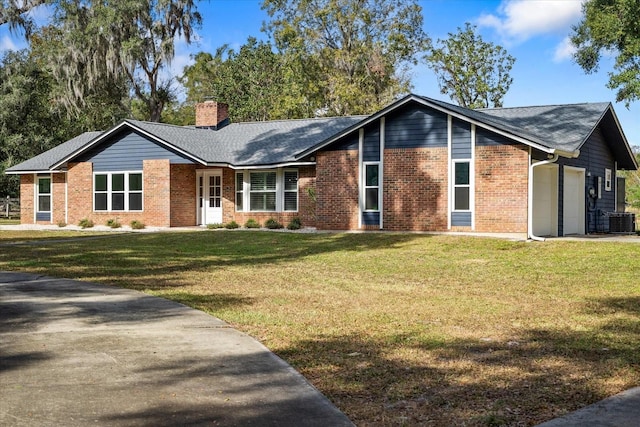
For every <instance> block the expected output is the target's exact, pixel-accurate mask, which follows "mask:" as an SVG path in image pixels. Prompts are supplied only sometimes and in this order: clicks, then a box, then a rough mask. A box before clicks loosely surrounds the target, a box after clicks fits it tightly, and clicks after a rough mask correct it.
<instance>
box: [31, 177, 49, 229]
mask: <svg viewBox="0 0 640 427" xmlns="http://www.w3.org/2000/svg"><path fill="white" fill-rule="evenodd" d="M41 179H48V180H49V193H44V194H43V195H47V196H49V210H48V211H41V210H40V195H41V194H40V180H41ZM35 201H36V203H35V205H36V206H35V215H36V219H37V214H39V213H48V214H53V177H52V175H51V174H48V175H38V174H36V188H35Z"/></svg>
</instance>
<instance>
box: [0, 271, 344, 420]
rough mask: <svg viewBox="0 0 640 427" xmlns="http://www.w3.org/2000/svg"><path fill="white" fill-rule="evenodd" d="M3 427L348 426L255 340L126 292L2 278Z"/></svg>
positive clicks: (0, 409)
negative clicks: (92, 426) (88, 426)
mask: <svg viewBox="0 0 640 427" xmlns="http://www.w3.org/2000/svg"><path fill="white" fill-rule="evenodd" d="M0 384H1V387H0V425H7V426H9V425H11V426H53V425H61V426H62V425H64V426H86V425H101V426H102V425H105V426H125V425H126V426H176V425H180V426H186V425H190V426H196V425H203V426H204V425H206V426H211V425H215V426H240V425H242V426H252V425H255V426H352V425H353V424H352V423H351V422H350V421H349V420H348V419H347V417H346V416H345V415H344V414H342V413H341V412H340V411H339V410H338V409H337V408H336V407H335V406H333V405H332V404H331V402H330V401H329V400H328V399H327V398H325V397H324V396H323V395H322V394H321V393H320V392H318V390H316V389H315V388H314V387H313V386H311V385H310V384H309V383H308V382H307V381H306V380H305V379H304V378H303V377H302V376H301V375H300V374H299V373H297V372H296V371H295V370H294V369H293V368H291V367H290V366H289V365H287V364H286V363H285V362H284V361H283V360H281V359H280V358H278V357H277V356H275V355H274V354H273V353H271V352H270V351H269V350H268V349H267V348H265V347H264V346H263V345H262V344H260V343H259V342H257V341H255V340H254V339H252V338H251V337H249V336H247V335H245V334H243V333H240V332H238V331H236V330H235V329H233V328H231V327H229V326H228V325H227V324H225V323H224V322H222V321H221V320H218V319H216V318H214V317H211V316H209V315H207V314H205V313H203V312H200V311H197V310H193V309H190V308H188V307H185V306H183V305H181V304H178V303H175V302H171V301H167V300H164V299H161V298H156V297H152V296H149V295H145V294H142V293H140V292H135V291H131V290H126V289H119V288H115V287H109V286H103V285H97V284H91V283H86V282H79V281H74V280H67V279H54V278H50V277H42V276H36V275H32V274H22V273H7V272H0Z"/></svg>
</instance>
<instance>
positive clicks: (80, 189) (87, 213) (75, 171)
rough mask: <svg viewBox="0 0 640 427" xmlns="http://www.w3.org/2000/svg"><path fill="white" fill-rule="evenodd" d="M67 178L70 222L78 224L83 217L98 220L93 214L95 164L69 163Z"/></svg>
mask: <svg viewBox="0 0 640 427" xmlns="http://www.w3.org/2000/svg"><path fill="white" fill-rule="evenodd" d="M67 180H68V184H67V191H68V194H67V201H68V206H69V215H68V223H69V224H78V222H79V221H80V220H81V219H83V218H87V219H91V220H92V221H94V222H96V221H97V219H96V218H94V216H93V164H92V163H90V162H85V163H69V168H68V172H67ZM96 223H97V222H96Z"/></svg>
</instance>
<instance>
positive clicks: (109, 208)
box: [91, 170, 144, 213]
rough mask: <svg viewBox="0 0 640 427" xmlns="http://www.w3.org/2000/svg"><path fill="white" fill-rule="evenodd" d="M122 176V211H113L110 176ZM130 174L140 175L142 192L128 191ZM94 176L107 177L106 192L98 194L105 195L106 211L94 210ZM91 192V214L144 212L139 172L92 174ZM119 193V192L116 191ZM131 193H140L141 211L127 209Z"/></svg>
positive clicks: (142, 174) (140, 172)
mask: <svg viewBox="0 0 640 427" xmlns="http://www.w3.org/2000/svg"><path fill="white" fill-rule="evenodd" d="M123 174H124V210H113V209H112V206H111V204H112V194H113V190H112V188H111V187H112V179H111V177H112V175H123ZM130 174H140V175H141V177H142V190H134V191H130V190H129V175H130ZM96 175H107V191H100V192H98V193H100V194H105V193H106V195H107V209H106V210H96ZM91 187H92V191H91V196H92V204H93V212H96V213H101V212H114V213H120V212H144V173H143V171H141V170H137V171H113V172H93V182H92V183H91ZM118 193H120V191H118ZM131 193H134V194H136V193H140V194H141V195H142V209H140V210H130V209H129V194H131Z"/></svg>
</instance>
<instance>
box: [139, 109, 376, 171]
mask: <svg viewBox="0 0 640 427" xmlns="http://www.w3.org/2000/svg"><path fill="white" fill-rule="evenodd" d="M363 118H364V117H363V116H350V117H328V118H317V119H302V120H274V121H269V122H244V123H231V124H230V125H228V126H225V127H223V128H222V129H220V130H217V131H214V130H210V129H198V128H195V127H182V126H171V125H165V124H159V123H149V122H140V121H135V120H128V122H129V123H131V124H132V125H133V126H135V127H137V128H139V129H142V130H144V131H146V132H149V133H151V134H153V135H155V136H156V137H157V138H159V139H161V140H163V141H165V142H167V143H169V144H171V145H173V146H175V147H177V148H179V149H181V150H184V151H186V152H188V153H190V154H192V155H193V156H195V157H197V158H199V159H201V160H203V161H205V162H207V163H223V164H230V165H234V166H254V165H272V164H282V163H287V162H294V161H296V159H295V157H294V155H295V154H296V153H298V152H300V151H303V150H305V149H307V148H309V147H311V146H313V145H315V144H317V143H319V142H321V141H323V140H325V139H327V138H329V137H330V136H332V135H334V134H336V133H338V132H340V131H341V130H343V129H345V128H347V127H349V126H352V125H353V124H355V123H358V122H359V121H361V120H362V119H363Z"/></svg>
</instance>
